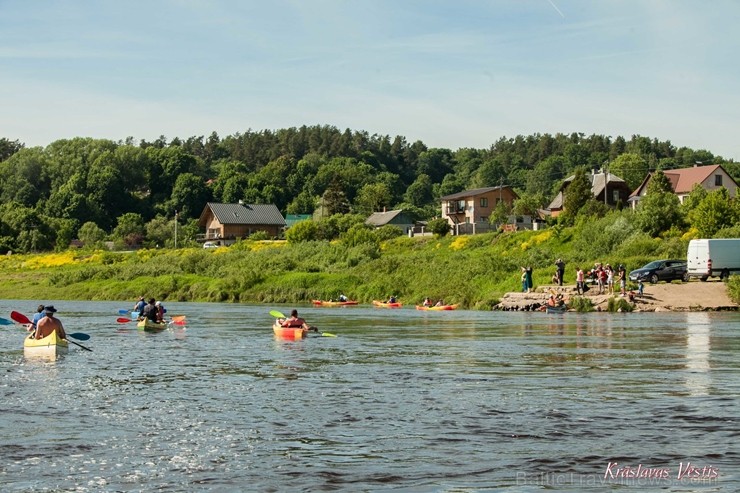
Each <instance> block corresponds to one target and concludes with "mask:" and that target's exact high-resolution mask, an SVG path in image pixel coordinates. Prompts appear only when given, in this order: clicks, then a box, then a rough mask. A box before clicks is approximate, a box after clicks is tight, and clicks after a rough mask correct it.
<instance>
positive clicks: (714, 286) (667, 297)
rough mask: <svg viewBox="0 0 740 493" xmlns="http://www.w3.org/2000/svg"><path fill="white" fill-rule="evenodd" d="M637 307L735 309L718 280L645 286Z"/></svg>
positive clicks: (724, 285)
mask: <svg viewBox="0 0 740 493" xmlns="http://www.w3.org/2000/svg"><path fill="white" fill-rule="evenodd" d="M637 307H638V308H640V309H644V308H647V307H652V308H656V309H658V308H661V309H668V310H688V309H701V308H709V309H718V308H727V307H737V305H736V304H735V303H733V302H732V301H731V300H730V297H729V296H728V295H727V286H726V284H725V283H723V282H722V281H719V280H708V281H706V282H701V281H699V280H692V281H689V282H682V283H679V282H676V281H674V282H671V283H665V282H661V283H658V284H646V285H645V296H644V298H643V299H639V298H638V300H637Z"/></svg>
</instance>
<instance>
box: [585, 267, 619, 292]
mask: <svg viewBox="0 0 740 493" xmlns="http://www.w3.org/2000/svg"><path fill="white" fill-rule="evenodd" d="M586 279H590V280H591V282H592V283H593V284H596V286H597V287H598V289H599V294H604V293H606V294H615V288H614V284H615V283H619V293H620V294H621V295H622V296H626V295H627V269H625V267H624V265H622V264H620V265H619V266H618V267H617V269H616V270H615V269H614V268H613V267H612V266H611V265H609V264H606V266H604V264H602V263H597V264H595V265H594V268H593V269H591V270H590V271H588V273H586V272H584V271H583V268H581V267H579V268H578V270H577V271H576V291H577V292H578V294H583V293H585V292H586V291H588V290H589V287H588V286H587V285H586Z"/></svg>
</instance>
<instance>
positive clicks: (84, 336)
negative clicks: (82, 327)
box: [67, 332, 90, 341]
mask: <svg viewBox="0 0 740 493" xmlns="http://www.w3.org/2000/svg"><path fill="white" fill-rule="evenodd" d="M67 337H74V338H75V339H77V340H78V341H86V340H88V339H90V335H89V334H85V333H83V332H75V333H74V334H67Z"/></svg>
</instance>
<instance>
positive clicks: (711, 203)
mask: <svg viewBox="0 0 740 493" xmlns="http://www.w3.org/2000/svg"><path fill="white" fill-rule="evenodd" d="M735 200H736V201H737V199H735ZM691 218H692V223H691V225H692V226H693V227H695V228H696V229H697V230H698V231H699V234H700V235H701V237H702V238H712V237H713V236H714V234H715V233H717V231H719V230H720V229H722V228H725V227H731V226H734V225H736V224H737V223H738V221H740V217H738V215H737V208H736V207H734V204H733V203H732V200H731V199H730V193H729V192H728V191H727V189H726V188H724V187H722V188H720V189H717V190H713V191H712V192H710V193H709V194H707V196H706V197H704V199H703V200H702V201H701V202H700V203H699V205H698V206H697V207H696V209H694V211H693V212H692V214H691Z"/></svg>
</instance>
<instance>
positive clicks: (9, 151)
mask: <svg viewBox="0 0 740 493" xmlns="http://www.w3.org/2000/svg"><path fill="white" fill-rule="evenodd" d="M23 147H25V145H24V144H22V143H21V142H19V141H17V140H8V139H6V138H5V137H3V138H1V139H0V161H5V160H6V159H8V158H9V157H10V156H12V155H13V154H15V153H16V152H18V151H20V150H21V149H23Z"/></svg>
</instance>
